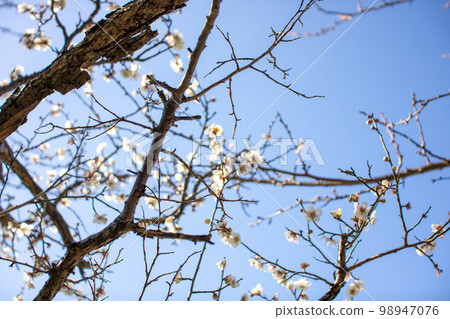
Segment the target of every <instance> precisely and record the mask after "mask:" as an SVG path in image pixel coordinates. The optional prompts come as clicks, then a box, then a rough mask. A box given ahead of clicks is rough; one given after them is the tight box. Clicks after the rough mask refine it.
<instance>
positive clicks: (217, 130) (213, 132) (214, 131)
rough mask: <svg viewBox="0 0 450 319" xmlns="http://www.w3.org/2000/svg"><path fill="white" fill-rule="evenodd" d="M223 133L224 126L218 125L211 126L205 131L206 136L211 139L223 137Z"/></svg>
mask: <svg viewBox="0 0 450 319" xmlns="http://www.w3.org/2000/svg"><path fill="white" fill-rule="evenodd" d="M222 133H223V128H222V126H220V125H218V124H211V125H210V126H208V127H207V128H206V129H205V134H206V135H208V136H209V138H215V137H218V136H221V135H222Z"/></svg>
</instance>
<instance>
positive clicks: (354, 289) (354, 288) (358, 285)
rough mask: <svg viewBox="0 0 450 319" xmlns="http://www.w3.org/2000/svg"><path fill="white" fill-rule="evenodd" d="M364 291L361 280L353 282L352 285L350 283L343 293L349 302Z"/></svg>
mask: <svg viewBox="0 0 450 319" xmlns="http://www.w3.org/2000/svg"><path fill="white" fill-rule="evenodd" d="M363 290H364V282H363V281H361V280H355V282H354V283H351V284H350V285H349V286H348V288H347V290H346V291H345V293H346V294H347V295H348V298H349V299H350V300H351V299H353V297H355V296H356V295H357V294H358V293H360V292H361V291H363Z"/></svg>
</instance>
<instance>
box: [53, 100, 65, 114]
mask: <svg viewBox="0 0 450 319" xmlns="http://www.w3.org/2000/svg"><path fill="white" fill-rule="evenodd" d="M62 108H63V105H62V103H61V102H58V103H57V104H53V105H52V107H51V109H50V114H51V115H52V116H58V115H59V114H60V113H61V110H62Z"/></svg>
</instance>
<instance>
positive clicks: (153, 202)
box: [144, 197, 159, 209]
mask: <svg viewBox="0 0 450 319" xmlns="http://www.w3.org/2000/svg"><path fill="white" fill-rule="evenodd" d="M144 201H145V203H146V204H147V205H148V207H149V208H150V209H158V203H159V202H158V200H157V199H156V198H153V197H145V199H144Z"/></svg>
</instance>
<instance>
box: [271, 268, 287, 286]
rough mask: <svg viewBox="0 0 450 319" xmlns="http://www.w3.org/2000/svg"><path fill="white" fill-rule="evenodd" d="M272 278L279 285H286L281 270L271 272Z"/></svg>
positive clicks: (284, 276)
mask: <svg viewBox="0 0 450 319" xmlns="http://www.w3.org/2000/svg"><path fill="white" fill-rule="evenodd" d="M272 277H273V278H275V279H276V280H277V283H279V284H286V272H285V271H284V270H282V269H275V270H274V271H272Z"/></svg>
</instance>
